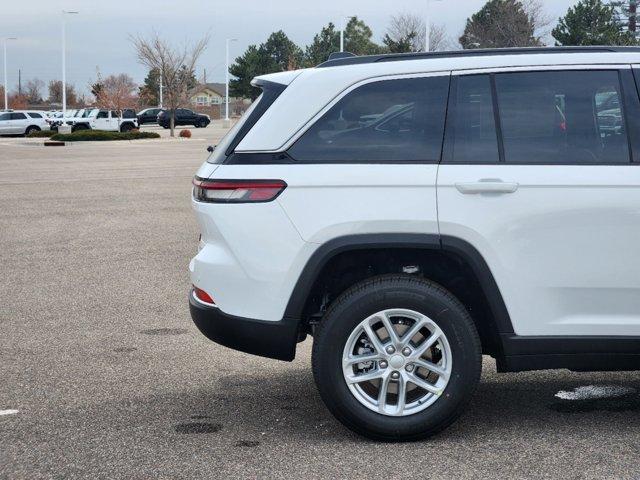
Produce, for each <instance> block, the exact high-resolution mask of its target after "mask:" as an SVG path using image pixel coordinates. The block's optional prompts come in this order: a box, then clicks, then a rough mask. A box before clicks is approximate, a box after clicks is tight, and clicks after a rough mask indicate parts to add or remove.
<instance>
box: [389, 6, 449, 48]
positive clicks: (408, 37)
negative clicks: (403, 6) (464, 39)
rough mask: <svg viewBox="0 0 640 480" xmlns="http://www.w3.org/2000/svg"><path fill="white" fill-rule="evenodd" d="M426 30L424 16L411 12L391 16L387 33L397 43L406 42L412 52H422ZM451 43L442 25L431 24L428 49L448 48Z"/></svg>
mask: <svg viewBox="0 0 640 480" xmlns="http://www.w3.org/2000/svg"><path fill="white" fill-rule="evenodd" d="M426 30H427V29H426V27H425V20H424V18H422V17H420V16H419V15H415V14H412V13H401V14H399V15H394V16H393V17H391V21H390V22H389V27H388V28H387V35H388V36H389V38H391V40H393V41H394V42H396V43H397V44H403V43H407V44H408V45H409V46H410V49H411V51H412V52H422V51H424V47H425V41H424V40H425V36H426V34H427V32H426ZM451 43H452V42H451V41H450V39H449V37H448V35H447V30H446V28H445V26H444V25H431V29H430V34H429V50H430V51H432V52H435V51H441V50H447V49H450V48H451Z"/></svg>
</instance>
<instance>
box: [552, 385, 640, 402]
mask: <svg viewBox="0 0 640 480" xmlns="http://www.w3.org/2000/svg"><path fill="white" fill-rule="evenodd" d="M635 392H636V390H635V388H629V387H617V386H614V385H601V386H596V385H587V386H585V387H578V388H575V389H574V390H573V391H572V392H567V391H564V390H561V391H559V392H558V393H556V397H558V398H560V399H562V400H598V399H602V398H619V397H624V396H625V395H631V394H632V393H635Z"/></svg>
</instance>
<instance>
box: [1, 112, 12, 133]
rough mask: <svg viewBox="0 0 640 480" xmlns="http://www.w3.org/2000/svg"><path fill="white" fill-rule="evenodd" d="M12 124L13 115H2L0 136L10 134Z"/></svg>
mask: <svg viewBox="0 0 640 480" xmlns="http://www.w3.org/2000/svg"><path fill="white" fill-rule="evenodd" d="M10 124H11V114H10V113H0V135H7V134H9V128H10Z"/></svg>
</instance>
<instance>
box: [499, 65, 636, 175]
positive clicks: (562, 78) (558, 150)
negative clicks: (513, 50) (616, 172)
mask: <svg viewBox="0 0 640 480" xmlns="http://www.w3.org/2000/svg"><path fill="white" fill-rule="evenodd" d="M496 88H497V92H498V104H499V108H500V119H501V125H502V134H503V141H504V153H505V161H506V162H509V163H626V162H629V161H630V159H629V147H628V142H627V133H626V130H625V125H624V111H623V106H622V100H621V98H622V97H621V95H620V82H619V78H618V72H616V71H571V72H562V71H558V72H528V73H508V74H500V75H496Z"/></svg>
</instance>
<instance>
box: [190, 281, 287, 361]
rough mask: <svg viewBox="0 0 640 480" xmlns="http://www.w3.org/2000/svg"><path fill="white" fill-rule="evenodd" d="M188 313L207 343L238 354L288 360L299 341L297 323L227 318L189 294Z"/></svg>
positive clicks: (285, 320)
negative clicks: (230, 349) (227, 348)
mask: <svg viewBox="0 0 640 480" xmlns="http://www.w3.org/2000/svg"><path fill="white" fill-rule="evenodd" d="M189 310H190V311H191V318H192V319H193V323H195V324H196V327H198V329H199V330H200V331H201V332H202V334H203V335H204V336H205V337H207V338H208V339H209V340H212V341H214V342H216V343H218V344H220V345H223V346H225V347H229V348H232V349H234V350H239V351H241V352H245V353H250V354H252V355H259V356H261V357H268V358H275V359H277V360H286V361H291V360H293V359H294V357H295V353H296V343H297V341H298V321H297V320H295V319H287V318H285V319H282V320H278V321H266V320H255V319H252V318H244V317H236V316H233V315H227V314H226V313H224V312H222V311H221V310H220V309H219V308H216V307H207V306H205V305H202V304H200V303H198V302H196V300H194V298H193V291H191V292H190V293H189Z"/></svg>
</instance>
